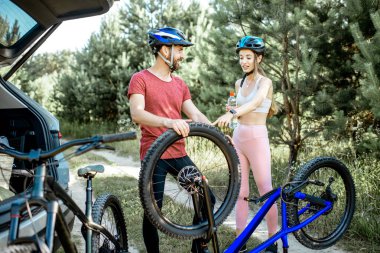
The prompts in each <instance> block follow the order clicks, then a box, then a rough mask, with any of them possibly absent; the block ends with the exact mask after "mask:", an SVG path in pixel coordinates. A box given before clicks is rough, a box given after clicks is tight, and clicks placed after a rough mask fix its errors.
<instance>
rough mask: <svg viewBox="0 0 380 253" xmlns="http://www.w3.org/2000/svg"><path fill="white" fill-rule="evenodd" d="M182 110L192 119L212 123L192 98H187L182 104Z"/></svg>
mask: <svg viewBox="0 0 380 253" xmlns="http://www.w3.org/2000/svg"><path fill="white" fill-rule="evenodd" d="M182 111H183V112H184V113H185V114H186V116H187V117H189V118H190V119H191V120H193V121H195V122H202V123H206V124H211V122H210V121H209V120H208V118H207V117H206V116H205V115H204V114H203V113H201V111H199V109H198V108H197V107H196V106H195V105H194V103H193V101H191V99H188V100H186V101H185V102H183V104H182Z"/></svg>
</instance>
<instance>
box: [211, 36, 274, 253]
mask: <svg viewBox="0 0 380 253" xmlns="http://www.w3.org/2000/svg"><path fill="white" fill-rule="evenodd" d="M264 51H265V45H264V41H263V40H262V39H261V38H258V37H254V36H246V37H243V38H242V39H240V40H239V41H238V43H237V44H236V52H237V53H238V54H239V58H240V60H239V62H240V66H241V68H242V70H243V72H244V77H243V78H242V79H239V80H237V81H236V83H235V90H236V91H237V98H236V100H237V107H236V108H235V109H233V108H228V112H227V113H226V114H224V115H222V116H221V117H219V118H218V119H217V120H216V121H215V122H214V123H213V124H214V125H216V124H217V125H218V126H219V127H227V126H228V124H229V122H230V121H231V120H232V119H233V117H235V118H237V119H238V125H237V127H236V128H235V130H234V133H233V141H234V144H235V148H236V150H237V153H238V155H239V159H240V165H241V188H240V194H239V198H238V201H237V204H236V210H239V211H238V212H236V235H237V236H238V235H239V234H240V233H241V232H242V231H243V230H244V229H245V227H246V225H247V219H248V202H247V201H246V200H244V198H246V197H249V182H248V179H249V168H250V167H251V169H252V173H253V177H254V179H255V182H256V185H257V188H258V190H259V193H260V195H263V194H265V193H267V192H269V191H271V190H272V177H271V155H270V148H269V139H268V132H267V127H266V119H267V117H268V116H269V117H270V116H272V115H273V114H275V113H276V108H275V103H274V102H272V96H273V86H272V81H271V80H270V79H269V78H267V77H266V76H265V74H264V72H263V70H262V69H261V67H260V63H261V61H262V59H263V56H264ZM277 220H278V214H277V206H276V205H273V206H272V207H271V209H270V210H269V212H268V214H267V216H266V221H267V225H268V237H270V236H272V235H273V234H275V233H276V232H277V224H278V221H277ZM245 251H246V247H245V246H244V247H243V248H242V249H241V250H240V252H245ZM265 252H272V253H273V252H274V253H276V252H277V243H276V244H272V245H271V246H270V247H268V248H267V249H266V251H265Z"/></svg>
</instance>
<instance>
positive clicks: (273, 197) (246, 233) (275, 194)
mask: <svg viewBox="0 0 380 253" xmlns="http://www.w3.org/2000/svg"><path fill="white" fill-rule="evenodd" d="M282 194H284V193H283V192H282V188H281V187H279V188H277V189H275V190H273V191H272V193H270V197H269V199H268V200H267V201H266V202H265V203H264V205H263V206H262V207H261V208H260V210H259V211H258V213H257V214H256V215H255V217H253V219H252V220H251V221H250V223H249V224H248V226H247V227H246V228H245V229H244V230H243V232H242V233H241V234H240V235H239V236H238V237H237V238H236V239H235V240H234V241H233V242H232V244H231V245H230V246H229V247H228V248H227V249H226V250H225V251H224V252H225V253H233V252H238V251H239V249H240V248H241V247H242V246H243V245H244V244H245V243H246V242H247V241H248V239H249V237H250V236H251V234H252V233H253V232H254V231H255V230H256V228H257V227H258V226H259V224H260V222H261V221H262V220H263V219H264V217H265V215H266V214H267V212H268V211H269V209H270V208H271V207H272V205H273V204H275V202H276V201H277V200H278V199H279V198H281V196H282ZM294 198H295V199H308V200H310V202H313V201H315V202H317V203H319V204H323V205H324V206H325V207H323V208H322V209H321V210H319V211H318V212H316V213H315V214H314V215H312V216H311V217H309V218H308V219H306V220H305V221H303V222H300V223H299V224H297V225H296V226H292V227H289V224H288V221H287V215H286V214H287V203H286V202H285V201H284V200H283V198H281V211H282V212H281V213H282V214H283V215H282V217H281V223H282V227H281V229H280V231H278V232H277V233H276V234H275V235H273V236H272V237H270V238H269V239H268V240H266V241H264V242H263V243H261V244H260V245H259V246H257V247H256V248H254V249H252V250H251V251H249V252H251V253H259V252H261V251H262V250H264V249H265V248H267V247H268V246H269V245H271V244H273V243H274V242H276V241H277V240H279V239H281V240H282V243H283V250H284V252H288V251H287V250H288V248H289V244H288V234H289V233H292V232H294V231H296V230H299V229H301V228H303V227H305V226H307V225H308V224H309V223H311V222H313V221H314V220H315V219H317V218H318V217H319V216H321V215H322V214H324V213H325V212H326V211H328V210H330V209H331V208H332V205H333V204H332V202H330V201H326V200H323V199H321V198H317V197H314V196H310V195H307V194H304V193H302V192H299V191H298V192H295V193H294ZM307 210H308V208H307V207H305V208H303V209H302V210H300V211H299V213H298V215H301V214H303V213H304V212H306V211H307Z"/></svg>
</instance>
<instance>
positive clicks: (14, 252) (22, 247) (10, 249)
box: [1, 243, 37, 253]
mask: <svg viewBox="0 0 380 253" xmlns="http://www.w3.org/2000/svg"><path fill="white" fill-rule="evenodd" d="M1 252H3V253H34V252H37V247H36V245H35V244H34V243H20V244H13V245H8V246H6V247H5V248H2V249H1Z"/></svg>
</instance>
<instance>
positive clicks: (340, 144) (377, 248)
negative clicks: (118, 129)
mask: <svg viewBox="0 0 380 253" xmlns="http://www.w3.org/2000/svg"><path fill="white" fill-rule="evenodd" d="M78 129H83V130H82V131H84V134H83V133H81V134H80V135H76V136H77V137H79V136H82V137H85V136H89V135H92V134H99V133H100V132H102V131H103V133H110V132H112V131H108V130H106V129H107V128H104V129H103V128H102V127H98V126H96V127H95V126H93V127H91V129H92V130H91V131H89V128H88V127H84V128H80V127H72V129H71V130H70V131H74V130H75V131H77V130H78ZM114 129H115V128H114ZM70 131H67V132H66V133H65V132H64V131H63V133H64V135H65V134H66V135H68V133H71V132H70ZM99 131H100V132H99ZM69 135H70V134H69ZM118 145H120V146H118ZM116 147H117V149H118V150H119V152H120V153H121V154H122V155H132V156H133V157H134V159H135V160H139V157H138V153H139V149H138V141H133V142H125V143H121V144H117V146H116ZM271 148H272V175H273V185H274V186H279V185H282V184H284V183H285V175H286V170H287V164H288V161H287V159H288V148H287V147H286V146H274V145H271ZM317 156H333V157H336V158H338V159H340V160H341V161H342V162H343V163H345V164H346V166H347V167H348V168H349V169H350V172H351V174H352V176H353V178H354V181H355V184H356V211H355V214H354V219H353V221H352V223H351V226H350V229H349V230H348V232H347V233H346V234H345V236H344V237H343V239H342V240H341V242H339V246H340V247H343V248H345V249H347V250H350V251H355V252H380V198H379V196H380V184H379V183H378V182H379V179H378V178H379V176H380V161H379V160H378V159H376V158H374V157H373V156H369V155H368V156H367V155H362V156H356V155H355V153H354V152H353V148H352V145H351V144H350V143H349V142H346V141H336V140H333V141H330V142H327V141H322V140H319V139H313V140H312V139H310V140H309V142H308V143H305V145H304V148H303V149H302V150H301V151H300V153H299V157H298V162H297V164H295V165H294V166H293V167H292V169H291V172H292V173H294V172H295V171H296V170H297V168H298V167H299V166H300V165H302V164H304V163H306V162H307V161H308V160H310V159H312V158H314V157H317ZM89 159H92V158H89ZM102 180H107V179H102ZM250 182H254V181H253V178H251V179H250ZM133 184H135V186H134V187H129V186H128V187H125V186H124V183H121V184H114V185H117V187H115V188H120V190H117V189H114V190H115V191H118V192H119V193H120V195H125V196H124V197H123V198H124V200H123V201H125V203H126V204H125V209H126V213H127V212H130V213H132V214H133V212H138V214H137V216H136V214H134V215H132V216H131V217H135V218H133V219H134V220H132V222H131V223H130V224H128V228H129V233H130V237H131V239H132V240H133V241H135V240H136V245H140V246H139V247H140V249H143V245H142V241H141V236H142V235H141V222H142V210H141V204H140V202H139V199H138V198H137V197H136V196H138V191H137V182H134V183H133ZM123 191H126V193H127V194H124V193H123ZM250 192H251V195H255V194H256V195H257V189H256V188H255V185H254V183H251V191H250ZM128 217H130V216H129V214H128ZM128 219H129V218H128ZM128 223H129V222H128ZM227 230H228V229H227ZM222 231H223V229H220V231H219V233H222ZM227 233H229V232H227ZM160 236H161V237H163V239H162V241H163V245H165V244H166V243H165V241H166V240H167V242H168V244H169V245H176V247H177V245H181V244H182V243H183V241H176V240H173V239H172V238H167V239H165V236H163V235H160ZM220 237H221V236H220ZM138 238H140V239H138ZM232 238H233V237H232ZM139 240H140V241H139ZM180 242H181V243H180ZM188 245H190V242H189V244H188ZM188 245H186V246H185V248H186V250H188V249H189V246H188ZM163 247H164V246H163ZM172 247H173V246H172ZM172 247H169V248H168V250H171V249H172ZM162 251H163V252H165V251H164V250H163V249H162Z"/></svg>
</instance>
